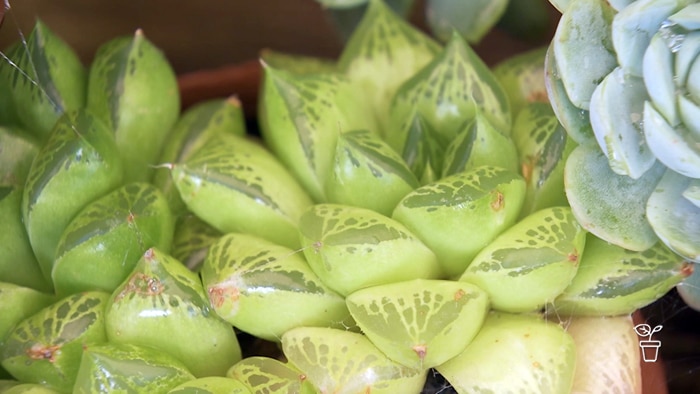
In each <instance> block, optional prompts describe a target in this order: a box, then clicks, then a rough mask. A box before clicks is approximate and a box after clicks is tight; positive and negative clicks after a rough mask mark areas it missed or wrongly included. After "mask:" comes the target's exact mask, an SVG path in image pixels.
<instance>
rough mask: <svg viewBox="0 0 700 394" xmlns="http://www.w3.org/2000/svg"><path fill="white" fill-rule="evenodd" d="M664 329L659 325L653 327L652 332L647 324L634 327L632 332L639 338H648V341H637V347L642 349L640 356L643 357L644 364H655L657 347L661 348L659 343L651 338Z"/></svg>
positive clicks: (657, 354) (657, 353)
mask: <svg viewBox="0 0 700 394" xmlns="http://www.w3.org/2000/svg"><path fill="white" fill-rule="evenodd" d="M662 328H664V326H662V325H661V324H659V325H658V326H656V327H654V329H653V330H652V328H651V326H650V325H648V324H644V323H643V324H637V325H636V326H634V330H635V331H636V332H637V335H639V336H640V337H648V338H649V339H648V340H644V341H639V347H640V348H642V356H643V357H644V362H647V363H648V362H655V361H656V359H657V357H658V356H659V347H661V341H656V340H652V339H651V336H652V335H654V333H657V332H659V331H661V329H662Z"/></svg>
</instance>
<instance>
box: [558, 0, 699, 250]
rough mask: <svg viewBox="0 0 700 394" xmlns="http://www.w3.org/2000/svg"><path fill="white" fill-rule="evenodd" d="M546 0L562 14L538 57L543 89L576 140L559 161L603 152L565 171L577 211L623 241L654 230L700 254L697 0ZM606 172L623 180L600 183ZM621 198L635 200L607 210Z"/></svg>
mask: <svg viewBox="0 0 700 394" xmlns="http://www.w3.org/2000/svg"><path fill="white" fill-rule="evenodd" d="M551 2H552V4H554V5H555V6H556V7H557V8H558V9H559V10H560V11H562V17H561V20H560V22H559V26H558V28H557V31H556V33H555V36H554V39H553V40H552V43H551V45H550V48H549V51H548V55H547V56H548V58H547V61H546V62H545V63H546V75H547V77H546V80H547V90H548V94H549V97H550V100H551V102H552V106H553V108H554V110H555V113H556V114H557V117H558V118H559V120H560V121H561V123H562V124H563V125H564V127H565V128H566V129H567V132H568V133H569V135H570V136H571V137H572V138H574V139H575V140H576V141H577V142H578V143H579V144H581V145H582V146H581V147H579V148H577V150H580V151H581V152H579V154H577V155H572V156H575V157H574V158H570V159H569V160H568V163H567V166H569V167H573V166H574V164H575V163H577V164H578V165H581V164H582V163H585V162H592V161H593V162H595V161H600V160H601V158H602V157H600V158H599V157H597V156H598V155H600V154H601V152H602V154H604V155H605V157H604V158H602V159H603V160H604V161H607V165H606V166H586V165H584V166H583V167H584V168H587V169H589V170H593V169H594V167H595V169H596V172H595V173H590V174H587V175H586V176H576V177H573V176H572V177H571V178H569V179H567V181H566V190H567V195H568V197H569V201H570V203H571V205H572V208H573V209H574V212H575V213H576V215H577V218H578V219H579V220H580V221H581V222H582V224H583V225H584V226H586V228H587V229H589V230H590V231H591V232H593V233H595V234H596V235H597V236H599V237H601V238H603V239H605V240H606V241H608V242H611V243H614V244H617V245H619V246H621V247H624V248H628V249H632V250H643V249H646V248H648V247H651V246H652V245H653V244H654V243H655V242H657V241H658V240H659V239H660V240H661V241H662V242H663V243H664V244H666V245H667V246H668V247H669V248H670V249H672V250H673V251H674V252H676V253H678V254H679V255H681V256H683V257H684V258H686V259H688V260H690V261H693V262H700V244H698V242H697V239H700V206H698V204H697V201H698V200H697V185H698V178H700V62H697V61H696V59H697V58H698V54H700V31H698V30H699V29H700V3H698V2H697V1H691V0H637V1H610V2H608V1H604V0H572V1H554V0H551ZM584 145H585V146H584ZM581 170H582V168H569V171H568V172H569V173H574V172H580V171H581ZM652 174H653V175H652ZM613 179H617V180H616V181H615V182H613V183H615V184H617V185H621V186H624V185H627V187H625V188H623V189H622V190H608V191H605V189H604V188H602V187H600V185H598V184H599V183H600V182H603V183H607V184H611V180H613ZM632 189H635V190H637V191H638V193H636V194H635V193H632V192H631V190H632ZM592 190H596V193H593V192H592ZM640 190H643V192H641V194H640V192H639V191H640ZM628 191H629V192H628ZM635 200H637V202H635ZM640 201H641V203H639V202H640ZM628 203H629V204H628ZM628 205H629V206H634V207H635V208H634V209H627V208H626V209H619V210H617V209H609V208H611V207H614V206H628ZM603 210H605V211H607V213H606V214H605V215H602V214H601V212H602V211H603ZM623 215H625V216H623Z"/></svg>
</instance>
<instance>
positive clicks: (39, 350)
mask: <svg viewBox="0 0 700 394" xmlns="http://www.w3.org/2000/svg"><path fill="white" fill-rule="evenodd" d="M60 353H61V346H60V345H51V346H47V345H43V344H41V343H35V344H33V345H32V347H30V348H29V349H27V356H29V358H31V359H32V360H48V361H49V362H51V363H52V362H54V361H56V356H57V355H58V354H60Z"/></svg>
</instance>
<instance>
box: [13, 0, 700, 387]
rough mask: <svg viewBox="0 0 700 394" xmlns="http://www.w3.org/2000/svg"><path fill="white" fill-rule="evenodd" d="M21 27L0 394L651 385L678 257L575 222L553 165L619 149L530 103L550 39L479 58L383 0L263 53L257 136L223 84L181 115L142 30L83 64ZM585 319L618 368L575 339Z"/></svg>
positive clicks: (682, 269)
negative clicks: (251, 344) (651, 308)
mask: <svg viewBox="0 0 700 394" xmlns="http://www.w3.org/2000/svg"><path fill="white" fill-rule="evenodd" d="M35 34H42V35H44V36H45V37H44V38H45V39H43V40H30V41H28V43H27V47H22V50H19V51H17V52H8V54H9V55H11V56H17V57H18V59H17V61H15V62H13V63H3V64H2V65H1V66H0V86H7V87H9V88H11V89H10V91H11V95H10V99H7V100H4V101H0V105H2V106H3V107H2V108H0V114H7V115H6V116H5V115H3V116H4V117H3V118H1V120H2V122H1V123H0V124H1V126H0V142H2V143H3V144H5V143H6V144H8V146H9V145H10V144H11V146H12V147H13V148H15V147H16V149H11V150H8V151H11V152H13V154H12V155H6V154H5V151H2V152H1V153H2V154H0V165H1V166H2V167H0V170H1V172H0V180H1V181H2V184H0V214H2V215H4V216H3V219H6V220H3V222H4V223H8V224H9V226H10V227H9V230H10V232H9V233H2V234H0V236H1V237H3V238H2V241H3V243H2V244H0V274H2V277H0V315H2V316H3V317H7V319H9V320H5V319H4V318H3V319H0V323H1V324H0V365H1V366H2V368H3V369H2V370H0V373H3V374H5V375H4V376H8V377H12V378H13V379H15V380H16V381H14V382H11V383H9V385H12V384H14V386H13V387H12V388H9V390H15V392H22V391H19V390H44V392H58V393H63V392H75V393H88V392H104V391H107V392H124V391H146V392H153V393H187V392H193V391H197V392H211V393H218V392H234V393H249V392H269V393H317V392H319V393H320V392H338V393H341V392H348V393H355V392H369V391H371V392H373V393H377V392H378V393H397V392H401V393H404V392H405V393H410V392H416V393H417V392H420V391H421V389H422V388H423V386H424V385H425V383H426V380H427V379H428V377H429V375H430V374H431V373H438V372H439V373H440V374H442V375H443V376H444V377H445V378H446V380H447V381H448V382H449V383H450V384H451V385H452V386H453V387H454V388H455V389H456V390H458V391H460V392H462V391H463V392H470V391H491V392H504V391H508V390H511V389H518V390H521V391H525V392H532V393H539V392H571V391H585V390H587V391H592V392H597V391H600V390H601V389H602V386H600V382H605V386H604V388H606V389H608V388H610V387H611V386H613V388H615V389H620V390H621V391H624V390H628V391H629V390H634V389H635V388H637V387H639V385H640V379H641V375H640V370H639V353H638V350H637V347H636V343H635V342H634V341H632V340H631V335H632V334H631V332H633V327H632V320H631V317H630V314H631V313H632V312H633V311H635V310H637V309H639V308H641V307H643V306H645V305H647V304H649V303H651V302H653V301H654V300H656V299H658V298H659V297H661V296H662V295H663V294H665V293H666V292H667V291H668V290H670V289H671V288H673V287H674V286H676V285H677V284H678V283H679V282H681V281H682V280H683V279H685V278H686V277H688V276H689V275H691V273H692V267H691V266H689V265H688V264H687V262H686V261H685V260H684V259H683V258H682V257H680V256H679V255H678V254H676V253H674V252H673V251H672V250H671V249H669V248H668V247H667V246H666V245H665V244H663V243H654V244H653V245H651V246H649V247H647V248H639V249H634V248H623V247H621V246H619V245H616V244H611V243H608V242H606V241H605V240H604V239H602V238H600V237H598V236H597V235H596V234H595V233H593V232H589V231H587V230H586V228H585V224H584V223H581V222H580V220H578V218H577V217H576V213H575V210H574V209H572V207H570V206H569V205H568V204H569V200H567V198H566V197H567V196H566V195H565V194H564V190H565V184H564V182H565V180H566V179H571V175H570V174H568V173H567V171H568V170H569V168H570V167H566V168H565V163H570V162H571V161H572V160H579V161H580V166H581V167H582V168H583V167H586V166H590V167H596V166H603V165H607V162H606V161H600V160H599V161H591V160H587V159H586V157H585V156H583V158H581V157H582V156H581V153H580V152H584V153H586V151H582V150H581V147H582V146H583V147H584V148H586V149H589V148H590V147H589V145H586V144H583V143H577V141H576V139H575V138H572V137H570V136H569V135H567V131H566V130H565V129H564V127H563V126H562V124H560V122H559V121H558V120H557V117H556V116H555V112H554V111H553V109H552V107H551V106H550V105H549V104H548V103H547V102H546V101H543V98H545V94H544V92H545V87H544V81H543V75H544V62H545V52H544V50H543V49H540V50H537V51H533V52H531V53H527V54H524V55H523V56H520V57H516V58H513V59H511V60H508V61H506V62H504V63H502V64H500V65H498V66H496V67H494V68H490V67H488V66H487V65H486V64H484V62H483V61H482V60H481V59H480V58H479V56H478V55H477V54H476V53H475V52H474V51H473V50H472V49H471V47H470V46H469V44H467V42H466V41H465V40H464V39H463V38H462V36H461V35H460V34H457V33H453V34H451V35H450V38H449V40H448V41H447V43H446V44H444V45H443V44H440V43H438V42H437V41H435V40H433V39H432V38H430V37H428V36H427V35H425V34H424V33H422V32H420V31H419V30H417V29H416V28H414V27H412V26H411V25H409V24H408V23H407V22H406V21H405V20H403V19H402V18H401V17H399V16H398V15H396V14H395V13H393V12H392V11H391V10H390V9H389V8H388V7H387V6H386V5H385V4H384V3H383V2H382V1H381V0H371V1H370V2H369V4H368V6H367V11H366V14H365V16H364V17H363V19H362V21H361V22H360V24H359V25H358V28H357V30H356V31H355V32H354V33H353V35H352V36H351V37H350V39H349V41H348V44H347V46H346V48H345V50H344V51H343V53H342V54H341V56H340V57H339V58H338V59H336V60H322V59H314V58H308V57H299V56H295V55H292V54H284V53H278V52H274V51H267V52H265V53H263V54H262V59H261V60H262V63H263V72H264V78H263V84H262V86H261V89H260V97H259V100H260V101H259V108H258V121H259V125H260V132H261V133H260V135H259V136H254V135H251V134H250V133H248V130H247V129H246V124H245V122H244V120H245V119H244V116H243V112H242V108H241V104H240V102H239V101H238V100H236V99H235V98H232V97H231V98H219V99H212V100H209V101H206V102H202V103H199V104H197V105H195V106H193V107H190V108H188V109H186V110H184V111H179V110H178V109H177V107H178V105H179V95H178V91H177V83H176V80H175V78H174V74H173V72H172V69H171V68H170V65H169V64H168V62H167V59H165V57H164V56H163V54H162V53H161V52H160V51H159V50H158V49H157V48H156V47H155V46H153V44H152V43H150V42H149V41H148V40H147V39H146V37H145V36H144V34H143V33H142V32H140V31H139V32H137V33H136V34H135V35H134V36H133V37H119V38H117V39H115V40H113V41H109V42H107V43H105V44H104V46H103V47H102V48H101V49H100V50H99V51H98V52H97V53H96V56H95V60H94V61H93V63H92V64H91V65H90V67H89V68H87V69H86V70H82V71H79V72H74V71H70V70H72V69H74V68H75V67H74V64H73V57H72V56H71V55H60V56H59V55H54V54H53V52H52V51H54V50H55V51H58V50H59V49H60V50H61V51H66V50H68V49H70V48H69V47H67V46H66V45H65V44H63V43H62V42H61V41H60V39H59V38H58V37H56V36H54V35H52V33H51V32H50V31H49V30H48V29H47V28H46V27H45V26H43V25H41V24H39V25H37V31H36V33H35ZM52 45H53V46H56V48H58V49H56V48H53V47H51V46H52ZM66 48H68V49H66ZM29 55H31V56H33V57H34V58H35V59H34V62H35V63H34V64H44V66H43V67H47V69H42V68H40V69H38V71H37V70H33V69H32V68H31V67H27V66H26V65H27V64H29V63H30V62H29V61H28V60H21V59H22V57H23V56H29ZM63 57H65V59H64V60H63V61H65V62H66V64H67V65H64V63H63V62H62V61H61V59H63ZM42 59H43V61H44V63H41V62H40V61H41V60H42ZM49 60H51V61H49ZM23 67H25V68H23ZM64 67H65V68H64ZM68 72H72V73H74V75H72V77H71V78H72V79H71V78H68V79H66V80H63V79H61V77H59V76H60V75H61V74H62V73H68ZM151 75H157V77H155V76H154V77H153V78H150V76H151ZM43 78H47V79H43ZM51 78H56V81H54V80H53V79H51ZM58 80H60V81H61V83H68V82H70V81H73V80H75V81H78V82H75V83H74V84H73V85H70V86H68V85H61V83H59V82H58ZM151 80H152V81H151ZM151 82H153V83H151ZM76 89H77V90H81V91H84V92H85V98H84V99H81V100H78V102H77V103H75V102H73V103H72V102H71V100H68V99H67V98H68V97H72V95H71V93H70V92H73V90H76ZM64 90H66V91H67V93H63V91H64ZM49 93H50V94H49ZM72 94H73V95H74V96H76V97H80V94H75V92H73V93H72ZM64 95H65V96H66V98H65V99H64V98H63V96H64ZM71 103H72V104H71ZM30 104H31V105H33V106H34V107H33V108H29V109H27V108H24V106H27V105H30ZM21 111H28V112H29V113H33V114H34V115H32V116H42V118H41V119H34V121H33V122H28V121H27V120H26V119H28V118H26V117H27V116H28V115H26V114H25V115H21V116H20V112H21ZM32 119H33V118H32ZM44 124H51V125H52V126H51V127H48V128H47V129H40V127H41V126H42V125H44ZM4 146H5V145H3V147H4ZM577 155H578V156H577ZM581 173H582V174H585V172H583V171H582V172H581ZM664 177H665V175H664ZM661 182H663V178H662V180H661ZM671 186H672V185H669V187H668V188H666V189H665V190H666V192H667V193H671V194H673V193H675V190H676V189H674V188H673V187H671ZM660 203H661V202H660ZM5 234H9V235H5ZM4 241H7V242H4ZM693 275H695V274H693ZM694 278H695V276H691V278H690V279H689V280H694ZM597 324H606V327H609V328H610V329H609V330H607V331H606V332H605V333H604V334H605V335H610V336H612V337H614V338H615V339H617V340H616V341H608V342H604V343H605V346H607V347H606V349H605V350H606V351H608V352H609V353H610V359H611V360H615V361H617V360H619V359H623V360H626V362H624V363H616V362H613V363H612V364H611V365H606V366H605V368H601V367H600V365H599V364H598V363H596V362H594V361H592V360H586V359H585V358H582V357H580V356H579V353H580V350H581V349H586V350H587V351H591V352H592V351H593V350H592V349H595V348H596V346H598V345H597V343H598V342H597V341H594V340H591V336H592V334H590V332H591V331H592V330H593V329H592V328H591V327H595V326H596V325H597ZM571 327H574V328H573V329H571ZM246 336H247V337H254V338H256V341H263V342H266V343H272V344H274V345H275V346H276V347H277V348H278V349H280V351H281V354H277V356H279V357H280V359H281V358H284V360H285V361H284V362H283V361H280V359H276V358H273V357H269V356H263V355H257V354H253V355H250V354H246V349H244V348H243V346H242V344H241V342H239V340H240V339H241V338H243V337H246ZM513 349H517V351H514V350H513ZM244 356H245V357H244ZM503 368H508V369H509V370H511V371H513V372H512V373H511V374H509V375H504V374H503V373H502V371H503ZM601 370H603V371H604V372H600V371H601ZM436 371H437V372H436ZM596 384H597V386H596ZM8 392H12V391H8Z"/></svg>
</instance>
